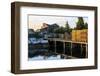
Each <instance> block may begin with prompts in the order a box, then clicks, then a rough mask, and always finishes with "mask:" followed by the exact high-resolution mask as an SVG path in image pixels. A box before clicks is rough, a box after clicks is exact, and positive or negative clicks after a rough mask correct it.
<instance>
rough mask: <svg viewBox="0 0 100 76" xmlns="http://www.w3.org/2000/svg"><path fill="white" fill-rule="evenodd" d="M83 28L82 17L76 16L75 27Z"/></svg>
mask: <svg viewBox="0 0 100 76" xmlns="http://www.w3.org/2000/svg"><path fill="white" fill-rule="evenodd" d="M83 28H84V20H83V17H78V22H77V23H76V29H83Z"/></svg>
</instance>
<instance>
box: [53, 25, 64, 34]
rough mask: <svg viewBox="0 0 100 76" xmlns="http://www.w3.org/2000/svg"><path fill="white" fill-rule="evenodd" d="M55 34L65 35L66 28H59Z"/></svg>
mask: <svg viewBox="0 0 100 76" xmlns="http://www.w3.org/2000/svg"><path fill="white" fill-rule="evenodd" d="M54 32H55V33H61V34H63V33H64V32H65V28H64V27H59V28H57V29H55V30H54Z"/></svg>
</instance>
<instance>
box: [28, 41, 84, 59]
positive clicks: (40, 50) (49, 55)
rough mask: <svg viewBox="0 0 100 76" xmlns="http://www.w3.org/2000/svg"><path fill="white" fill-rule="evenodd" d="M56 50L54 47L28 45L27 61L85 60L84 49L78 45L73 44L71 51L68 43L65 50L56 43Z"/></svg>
mask: <svg viewBox="0 0 100 76" xmlns="http://www.w3.org/2000/svg"><path fill="white" fill-rule="evenodd" d="M58 44H59V45H56V48H55V46H54V45H48V44H35V45H33V44H30V45H28V50H29V51H28V58H29V60H59V59H76V58H86V57H85V55H86V52H85V51H86V50H85V49H86V47H85V45H82V49H80V48H81V46H80V45H79V44H73V47H72V50H71V49H70V48H71V47H70V43H67V44H65V45H66V47H65V50H64V48H63V46H62V44H61V43H58Z"/></svg>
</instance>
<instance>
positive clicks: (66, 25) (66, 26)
mask: <svg viewBox="0 0 100 76" xmlns="http://www.w3.org/2000/svg"><path fill="white" fill-rule="evenodd" d="M65 28H67V29H70V26H69V24H68V21H67V22H66V24H65Z"/></svg>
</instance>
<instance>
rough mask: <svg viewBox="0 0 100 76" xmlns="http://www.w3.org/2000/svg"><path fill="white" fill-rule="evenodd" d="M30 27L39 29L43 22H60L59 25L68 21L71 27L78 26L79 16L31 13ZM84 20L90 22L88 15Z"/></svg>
mask: <svg viewBox="0 0 100 76" xmlns="http://www.w3.org/2000/svg"><path fill="white" fill-rule="evenodd" d="M28 18H29V21H28V22H29V28H32V29H34V30H37V29H39V28H40V27H41V26H42V25H41V24H42V23H47V24H54V23H56V24H58V25H59V26H63V27H64V26H65V24H66V22H67V21H68V23H69V26H70V27H71V28H74V27H76V22H77V21H78V17H74V16H46V15H29V16H28ZM83 19H84V22H87V23H88V17H83Z"/></svg>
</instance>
